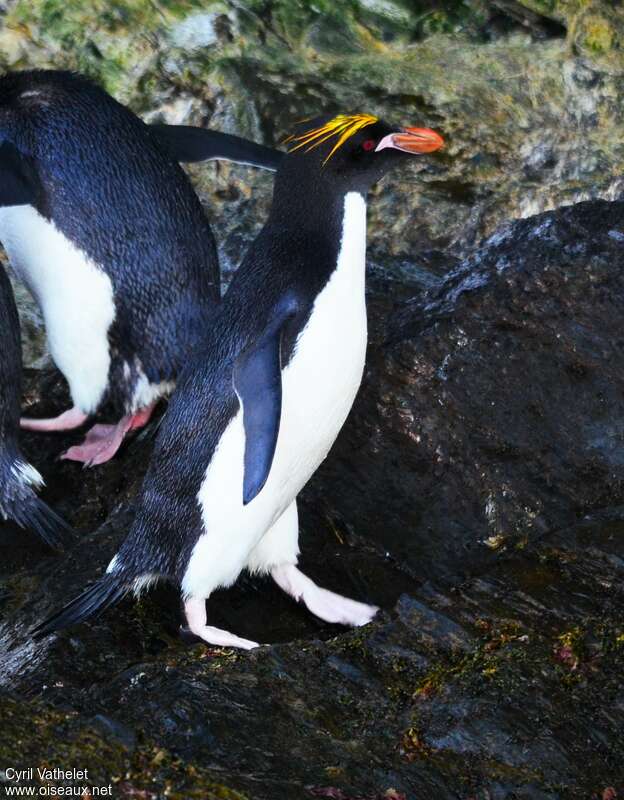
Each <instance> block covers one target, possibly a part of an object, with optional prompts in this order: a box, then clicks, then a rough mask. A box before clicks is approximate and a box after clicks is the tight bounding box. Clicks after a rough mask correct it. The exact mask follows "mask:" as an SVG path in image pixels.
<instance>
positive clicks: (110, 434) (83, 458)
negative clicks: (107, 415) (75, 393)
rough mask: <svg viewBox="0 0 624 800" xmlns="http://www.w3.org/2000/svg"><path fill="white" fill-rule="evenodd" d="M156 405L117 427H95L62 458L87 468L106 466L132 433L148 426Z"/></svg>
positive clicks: (126, 417) (118, 424)
mask: <svg viewBox="0 0 624 800" xmlns="http://www.w3.org/2000/svg"><path fill="white" fill-rule="evenodd" d="M154 405H155V404H154ZM154 405H151V406H148V407H147V408H143V409H141V411H138V412H137V413H136V414H128V415H127V416H125V417H122V418H121V419H120V420H119V422H118V423H117V424H116V425H101V424H100V425H94V426H93V427H92V428H91V430H90V431H89V432H88V433H87V435H86V437H85V440H84V442H83V443H82V444H79V445H75V446H74V447H70V448H69V450H67V451H66V452H65V453H63V454H62V455H61V458H62V459H63V460H66V461H80V462H82V463H83V464H84V465H85V467H97V466H98V465H99V464H105V463H106V462H107V461H110V459H111V458H112V457H113V456H114V455H115V453H116V452H117V451H118V450H119V448H120V447H121V444H122V442H123V440H124V439H125V437H126V436H127V434H128V433H130V431H133V430H135V429H136V428H141V427H143V425H145V424H147V422H148V421H149V418H150V416H151V415H152V411H153V410H154Z"/></svg>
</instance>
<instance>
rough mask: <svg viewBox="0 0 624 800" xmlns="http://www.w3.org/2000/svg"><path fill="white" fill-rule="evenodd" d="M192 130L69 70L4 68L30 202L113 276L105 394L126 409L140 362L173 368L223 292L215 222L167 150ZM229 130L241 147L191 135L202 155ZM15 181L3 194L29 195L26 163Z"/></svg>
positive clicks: (158, 372)
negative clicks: (129, 104) (156, 121)
mask: <svg viewBox="0 0 624 800" xmlns="http://www.w3.org/2000/svg"><path fill="white" fill-rule="evenodd" d="M182 134H183V135H182ZM181 135H182V136H181ZM180 137H181V138H180ZM202 137H205V138H202ZM187 138H188V132H187V130H186V129H185V128H182V129H180V131H179V132H176V129H175V128H174V129H172V131H170V132H168V133H167V128H166V126H164V127H163V126H154V127H153V126H149V125H146V124H145V123H144V122H142V120H140V119H139V118H138V117H137V116H136V115H135V114H133V113H132V112H131V111H130V110H129V109H128V108H126V107H124V106H123V105H121V104H120V103H118V102H117V101H116V100H114V99H113V98H112V97H110V95H108V94H107V93H106V92H104V91H103V90H102V89H100V88H99V87H97V86H96V85H94V84H93V83H91V82H90V81H88V80H87V79H85V78H82V77H79V76H77V75H74V74H71V73H67V72H55V71H44V70H41V71H27V72H15V73H9V74H7V75H5V76H4V77H2V78H0V144H2V145H4V147H5V149H4V155H5V156H11V157H13V156H14V151H13V150H10V148H15V150H16V151H17V152H18V153H19V154H20V156H21V157H22V159H23V163H24V164H26V165H27V170H28V171H29V173H30V177H31V182H30V187H31V193H32V195H33V196H34V197H35V202H34V207H35V208H36V209H37V211H38V212H39V213H40V214H41V215H42V216H43V217H44V218H45V219H47V220H52V221H53V222H54V225H55V226H56V228H57V229H58V230H59V231H60V232H61V233H62V234H63V235H64V236H65V237H66V238H67V239H68V240H69V241H70V242H72V243H73V244H74V245H75V246H76V247H77V248H78V250H79V251H81V252H82V253H85V254H86V255H87V256H88V257H89V259H91V261H92V262H94V263H95V264H96V265H97V266H98V267H99V268H100V269H101V270H102V271H103V272H104V273H105V274H106V275H108V276H109V278H110V280H111V283H112V287H113V293H114V302H115V309H116V313H115V319H114V322H113V324H112V325H111V327H110V329H109V331H108V340H109V343H110V351H111V355H112V361H111V364H110V370H109V390H108V392H107V393H106V395H105V396H103V397H102V398H101V402H100V405H103V404H104V403H106V402H112V403H113V404H114V406H115V407H116V408H117V409H118V410H119V411H121V412H124V411H128V410H129V405H130V401H131V398H132V395H133V391H134V389H135V387H136V385H137V382H138V381H139V380H140V372H141V371H142V372H143V373H144V374H145V376H146V377H147V379H148V380H149V381H150V382H151V383H154V384H158V383H160V382H163V381H171V380H172V379H174V378H175V376H176V375H177V374H178V372H179V370H180V369H181V367H182V365H183V364H184V363H185V359H186V357H187V354H188V352H189V350H190V349H192V348H193V347H194V346H196V345H197V343H198V342H199V341H200V340H201V337H202V335H203V332H204V329H205V319H206V315H207V314H208V313H209V311H210V309H211V308H212V307H213V305H214V304H215V303H216V302H217V301H218V299H219V296H220V290H219V268H218V261H217V252H216V245H215V241H214V238H213V235H212V232H211V230H210V225H209V223H208V220H207V219H206V216H205V213H204V211H203V209H202V207H201V204H200V202H199V199H198V198H197V195H196V194H195V192H194V190H193V188H192V186H191V184H190V181H189V179H188V178H187V176H186V174H185V173H184V171H183V170H182V169H181V167H180V166H179V164H178V163H177V161H176V160H175V159H174V157H173V155H172V149H173V150H175V149H176V148H182V150H185V149H186V150H188V146H187V145H186V140H187ZM165 139H166V140H165ZM232 140H235V144H236V147H237V148H238V149H237V153H238V154H239V155H240V154H241V153H243V154H244V140H241V139H237V138H236V137H228V136H225V135H222V136H220V135H219V134H217V133H215V132H211V131H206V132H204V131H198V135H197V136H196V137H194V139H193V141H194V142H197V143H199V142H202V141H203V142H204V144H203V148H204V149H203V152H204V157H206V158H211V157H214V152H215V151H214V148H215V147H217V149H219V148H221V149H223V147H222V146H221V145H222V144H223V143H225V144H224V145H223V146H224V147H225V149H227V148H228V147H230V148H231V146H232ZM249 144H250V148H251V150H252V152H253V154H255V155H254V157H255V158H256V159H257V161H258V162H260V161H262V156H263V155H264V156H265V157H266V158H267V159H268V161H270V160H271V159H270V153H271V151H270V149H269V148H262V147H259V146H257V145H254V144H253V143H249ZM196 146H197V145H195V147H196ZM181 155H184V153H181ZM2 156H3V151H2V149H0V176H1V175H2V174H3V172H4V173H6V171H7V169H8V168H9V167H10V166H11V164H12V163H13V162H12V160H11V159H8V158H6V157H5V158H4V159H3V158H2ZM13 160H14V159H13ZM20 169H22V172H23V164H22V165H20ZM13 181H14V183H15V184H16V189H19V190H20V191H16V192H15V194H14V196H13V198H8V201H9V202H6V199H5V202H4V203H3V204H4V205H11V204H13V205H16V204H18V203H19V202H22V201H23V199H24V198H23V197H22V196H21V195H23V191H22V188H23V187H22V185H21V182H20V174H18V173H17V172H14V174H13ZM26 199H28V198H26ZM58 268H59V269H62V265H58ZM85 301H86V302H89V301H90V298H85Z"/></svg>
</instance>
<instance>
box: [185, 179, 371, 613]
mask: <svg viewBox="0 0 624 800" xmlns="http://www.w3.org/2000/svg"><path fill="white" fill-rule="evenodd" d="M365 267H366V204H365V201H364V199H363V198H362V196H361V195H359V194H356V193H350V194H348V195H347V196H346V198H345V206H344V218H343V228H342V240H341V247H340V253H339V256H338V260H337V263H336V268H335V270H334V272H333V274H332V276H331V278H330V279H329V281H328V282H327V284H326V285H325V287H324V288H323V289H322V291H321V292H320V293H319V295H318V296H317V298H316V300H315V302H314V305H313V308H312V311H311V314H310V317H309V319H308V322H307V324H306V326H305V328H304V329H303V330H302V331H301V333H300V334H299V337H298V339H297V343H296V347H295V351H294V354H293V356H292V358H291V360H290V362H289V364H288V365H287V367H286V368H285V369H284V370H283V371H282V415H281V420H280V431H279V435H278V440H277V447H276V451H275V456H274V459H273V464H272V467H271V471H270V473H269V477H268V479H267V482H266V484H265V486H264V488H263V489H262V490H261V491H260V493H259V494H258V495H257V497H255V498H254V500H252V501H251V503H249V504H248V505H246V506H244V505H243V502H242V500H243V474H244V448H245V432H244V426H243V415H242V411H240V410H239V412H238V413H237V415H236V416H235V417H234V419H233V420H232V421H231V422H230V424H229V425H228V427H227V428H226V430H225V432H224V434H223V436H222V437H221V440H220V442H219V445H218V447H217V450H216V452H215V453H214V456H213V458H212V461H211V463H210V465H209V466H208V469H207V471H206V477H205V479H204V482H203V484H202V486H201V488H200V491H199V494H198V500H199V505H200V508H201V511H202V517H203V523H204V533H203V535H202V536H201V537H200V539H199V540H198V542H197V544H196V545H195V548H194V550H193V553H192V555H191V559H190V561H189V564H188V567H187V570H186V574H185V576H184V579H183V582H182V589H183V592H184V594H185V595H187V596H190V595H199V596H203V597H207V596H208V594H210V592H211V591H212V590H213V589H215V588H216V587H217V586H227V585H229V584H231V583H232V582H233V581H235V580H236V578H237V577H238V575H239V573H240V572H241V570H242V569H243V568H244V567H245V566H246V565H247V563H248V562H249V557H250V554H251V551H252V550H253V548H254V547H255V546H256V545H257V544H258V542H259V541H260V540H261V539H262V537H263V536H264V535H265V534H266V533H267V531H268V530H269V529H270V528H271V526H272V525H273V524H274V523H275V522H276V521H277V520H278V519H279V517H280V516H281V514H282V513H283V512H284V510H285V509H286V508H287V507H288V506H289V505H290V504H291V503H292V501H293V500H294V499H295V497H296V496H297V494H298V493H299V492H300V491H301V489H302V488H303V486H304V485H305V483H306V482H307V481H308V479H309V478H310V477H311V475H312V474H313V473H314V471H315V470H316V469H317V467H318V466H319V464H320V463H321V462H322V461H323V459H324V458H325V456H326V455H327V453H328V452H329V449H330V448H331V446H332V444H333V443H334V441H335V439H336V436H337V435H338V433H339V431H340V429H341V427H342V425H343V424H344V422H345V419H346V418H347V415H348V413H349V410H350V409H351V406H352V404H353V400H354V399H355V395H356V393H357V390H358V388H359V385H360V382H361V380H362V373H363V370H364V360H365V355H366V339H367V329H366V302H365V296H364V288H365ZM284 547H285V548H288V547H291V545H290V541H289V540H288V539H285V540H284ZM291 549H292V547H291ZM272 557H274V558H275V563H279V554H278V553H275V554H273V556H272Z"/></svg>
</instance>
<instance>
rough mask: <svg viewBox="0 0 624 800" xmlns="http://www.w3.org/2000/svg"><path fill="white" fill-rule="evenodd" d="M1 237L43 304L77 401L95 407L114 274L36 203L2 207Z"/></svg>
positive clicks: (106, 360) (104, 375) (104, 370)
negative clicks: (77, 246) (107, 271)
mask: <svg viewBox="0 0 624 800" xmlns="http://www.w3.org/2000/svg"><path fill="white" fill-rule="evenodd" d="M0 241H1V242H2V244H3V245H4V248H5V250H6V251H7V254H8V256H9V259H10V261H11V266H12V267H13V269H14V270H15V271H16V273H17V274H18V275H19V277H20V278H21V280H23V281H24V283H25V284H26V285H27V287H28V288H29V290H30V291H31V293H32V294H33V296H34V298H35V300H37V302H38V303H39V306H40V307H41V310H42V313H43V316H44V319H45V324H46V331H47V335H48V342H49V346H50V352H51V354H52V358H53V359H54V361H55V362H56V364H57V366H58V368H59V369H60V370H61V372H62V373H63V374H64V375H65V377H66V379H67V381H68V383H69V387H70V391H71V395H72V399H73V401H74V403H75V405H77V406H78V407H79V408H80V409H81V410H82V411H84V412H85V413H90V412H92V411H95V409H96V408H97V406H98V404H99V402H100V400H101V399H102V396H103V394H104V391H105V389H106V386H107V384H108V370H109V366H110V352H109V345H108V337H107V334H108V329H109V328H110V326H111V324H112V322H113V319H114V318H115V304H114V299H113V287H112V284H111V281H110V278H109V277H108V275H106V273H105V272H103V271H102V270H101V269H100V268H99V267H98V266H97V265H96V264H95V263H94V262H93V261H91V260H90V259H89V258H88V257H87V256H86V255H85V254H84V253H82V252H80V251H79V250H78V249H77V248H76V247H75V246H74V245H73V244H72V242H70V241H69V240H68V239H67V238H66V237H65V236H64V235H63V234H62V233H61V232H60V231H59V230H58V228H56V226H55V225H54V224H53V223H52V222H48V221H47V220H46V219H45V218H44V217H42V216H41V215H40V214H39V213H38V212H37V211H36V210H35V209H34V208H32V207H31V206H12V207H10V208H2V209H0Z"/></svg>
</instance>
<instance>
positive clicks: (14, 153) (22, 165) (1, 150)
mask: <svg viewBox="0 0 624 800" xmlns="http://www.w3.org/2000/svg"><path fill="white" fill-rule="evenodd" d="M40 193H41V184H40V182H39V177H38V175H37V173H36V171H35V169H34V167H33V166H32V164H31V163H30V161H29V160H28V159H27V158H26V157H25V156H23V155H22V154H21V153H20V151H19V150H18V149H17V147H15V146H14V145H12V144H11V143H10V142H3V143H2V144H0V206H29V205H35V203H36V202H37V198H38V197H39V196H40Z"/></svg>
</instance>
